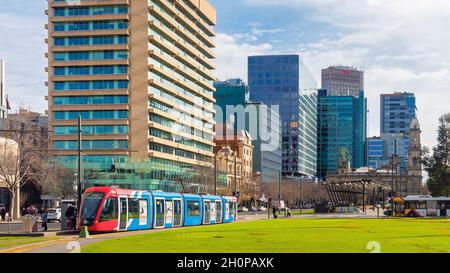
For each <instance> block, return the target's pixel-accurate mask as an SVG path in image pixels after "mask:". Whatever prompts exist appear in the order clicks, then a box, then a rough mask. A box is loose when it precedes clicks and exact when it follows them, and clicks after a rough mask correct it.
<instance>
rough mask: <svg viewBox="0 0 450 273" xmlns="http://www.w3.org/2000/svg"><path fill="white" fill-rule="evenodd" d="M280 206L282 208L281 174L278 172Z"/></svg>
mask: <svg viewBox="0 0 450 273" xmlns="http://www.w3.org/2000/svg"><path fill="white" fill-rule="evenodd" d="M278 206H281V172H278Z"/></svg>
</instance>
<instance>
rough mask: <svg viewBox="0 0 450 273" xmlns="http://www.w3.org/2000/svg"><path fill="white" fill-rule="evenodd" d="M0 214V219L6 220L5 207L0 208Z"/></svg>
mask: <svg viewBox="0 0 450 273" xmlns="http://www.w3.org/2000/svg"><path fill="white" fill-rule="evenodd" d="M0 216H1V220H2V221H6V208H5V207H4V206H2V207H1V209H0Z"/></svg>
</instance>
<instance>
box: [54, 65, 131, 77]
mask: <svg viewBox="0 0 450 273" xmlns="http://www.w3.org/2000/svg"><path fill="white" fill-rule="evenodd" d="M53 74H54V75H55V76H92V75H124V74H128V66H127V65H96V66H61V67H55V68H54V69H53Z"/></svg>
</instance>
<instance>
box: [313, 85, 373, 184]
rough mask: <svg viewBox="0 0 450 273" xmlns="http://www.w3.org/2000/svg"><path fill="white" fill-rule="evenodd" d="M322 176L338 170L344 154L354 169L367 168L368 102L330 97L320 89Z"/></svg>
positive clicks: (362, 98) (365, 100) (319, 114)
mask: <svg viewBox="0 0 450 273" xmlns="http://www.w3.org/2000/svg"><path fill="white" fill-rule="evenodd" d="M317 112H318V113H317V139H318V144H317V146H318V148H317V151H318V152H317V153H318V155H319V156H318V163H317V172H318V177H319V178H321V179H324V178H325V177H326V175H327V174H328V173H335V172H337V170H338V163H339V159H340V156H341V155H347V156H348V157H349V159H350V165H351V167H352V168H360V167H363V166H366V161H367V160H366V137H367V99H366V98H365V97H364V92H363V91H361V92H360V93H359V96H358V97H354V96H328V95H327V90H319V97H318V107H317Z"/></svg>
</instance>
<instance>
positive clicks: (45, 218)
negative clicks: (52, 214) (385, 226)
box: [41, 208, 48, 231]
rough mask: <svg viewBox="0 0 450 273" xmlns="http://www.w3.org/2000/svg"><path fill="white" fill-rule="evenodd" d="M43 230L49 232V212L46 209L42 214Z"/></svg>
mask: <svg viewBox="0 0 450 273" xmlns="http://www.w3.org/2000/svg"><path fill="white" fill-rule="evenodd" d="M41 218H42V228H43V229H44V231H47V228H48V210H47V209H46V208H45V209H44V212H43V213H42V216H41Z"/></svg>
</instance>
